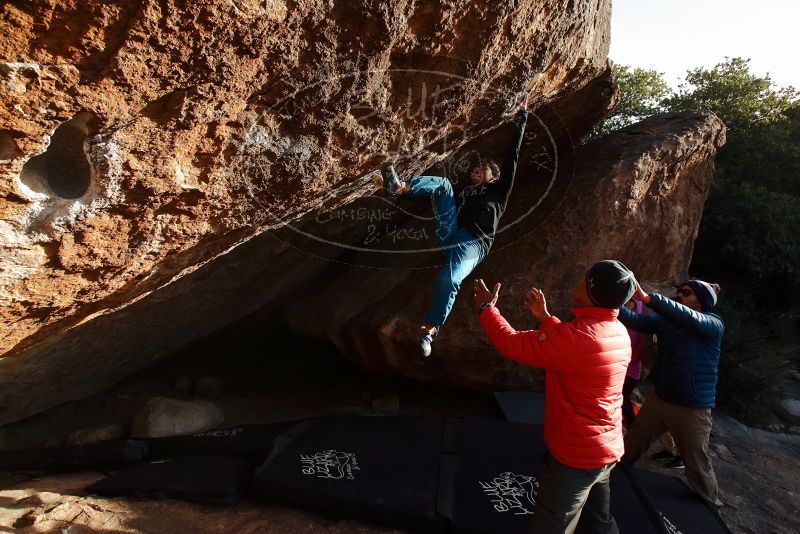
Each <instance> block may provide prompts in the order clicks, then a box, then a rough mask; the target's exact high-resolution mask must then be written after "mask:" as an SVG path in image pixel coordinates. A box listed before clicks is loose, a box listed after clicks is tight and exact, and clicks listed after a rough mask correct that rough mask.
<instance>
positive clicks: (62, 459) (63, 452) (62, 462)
mask: <svg viewBox="0 0 800 534" xmlns="http://www.w3.org/2000/svg"><path fill="white" fill-rule="evenodd" d="M147 454H148V450H147V443H146V442H144V441H142V440H134V439H120V440H112V441H103V442H100V443H90V444H88V445H71V446H68V447H48V448H43V449H10V450H0V470H3V471H48V472H59V471H79V470H88V469H105V468H110V467H118V466H120V465H125V464H129V463H132V462H138V461H141V460H143V459H145V458H147Z"/></svg>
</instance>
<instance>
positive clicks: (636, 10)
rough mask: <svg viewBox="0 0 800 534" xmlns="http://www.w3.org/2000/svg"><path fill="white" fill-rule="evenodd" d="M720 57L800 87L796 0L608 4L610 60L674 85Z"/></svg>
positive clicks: (626, 0) (627, 0) (799, 0)
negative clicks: (648, 71)
mask: <svg viewBox="0 0 800 534" xmlns="http://www.w3.org/2000/svg"><path fill="white" fill-rule="evenodd" d="M724 56H729V57H736V56H741V57H749V58H751V61H750V69H751V70H752V71H753V72H754V73H756V74H759V75H764V74H766V73H767V72H769V74H770V77H771V78H772V80H773V81H774V82H775V83H776V84H778V85H781V86H786V85H793V86H794V87H795V88H800V0H794V1H792V0H749V1H743V0H612V15H611V51H610V52H609V57H610V58H611V59H612V60H613V61H614V62H616V63H623V64H627V65H632V66H634V67H642V68H647V69H655V70H657V71H659V72H663V73H664V74H665V76H664V77H665V78H666V80H667V82H669V83H670V85H672V86H673V87H675V86H677V84H678V82H679V81H681V79H682V78H683V76H684V75H685V73H686V70H687V69H690V68H694V67H699V66H704V67H713V66H714V65H716V64H717V63H719V62H720V61H722V59H723V58H724Z"/></svg>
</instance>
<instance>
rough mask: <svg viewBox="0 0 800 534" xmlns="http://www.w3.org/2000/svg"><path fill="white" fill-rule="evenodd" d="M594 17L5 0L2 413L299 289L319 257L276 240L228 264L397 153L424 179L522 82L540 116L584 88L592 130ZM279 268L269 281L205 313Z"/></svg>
mask: <svg viewBox="0 0 800 534" xmlns="http://www.w3.org/2000/svg"><path fill="white" fill-rule="evenodd" d="M609 17H610V1H609V0H600V1H598V2H571V1H570V2H567V1H566V0H546V1H542V0H521V1H517V2H488V1H479V0H470V1H468V0H438V1H429V2H428V1H426V2H417V1H413V0H405V1H403V0H401V1H392V2H389V1H375V0H353V1H349V0H348V1H347V2H345V1H321V0H266V1H263V2H254V1H249V0H245V1H239V2H222V1H210V0H201V1H198V2H178V1H172V0H167V1H163V2H156V1H154V0H138V1H132V2H128V1H125V2H122V1H110V2H109V1H102V2H101V1H100V0H88V1H80V2H79V1H77V0H68V1H66V2H55V1H53V0H42V1H40V2H35V3H5V4H3V6H2V7H0V92H1V93H2V96H3V98H2V104H0V325H2V326H0V328H2V336H0V355H2V358H0V371H1V372H0V376H2V377H3V379H2V381H1V382H2V384H0V385H1V386H2V388H0V391H2V393H0V422H3V421H8V420H10V419H17V418H19V417H23V416H25V415H28V414H31V413H35V412H37V411H40V410H42V409H44V408H46V407H47V406H50V405H52V404H53V403H55V402H60V401H64V400H68V399H75V398H79V397H82V396H85V395H87V394H89V393H91V392H94V391H96V390H98V389H99V388H104V387H107V386H108V385H109V384H110V383H113V382H114V381H115V380H118V379H119V378H120V377H123V376H126V375H127V374H129V373H130V372H132V371H134V370H136V369H139V368H141V367H143V366H146V365H148V364H149V363H150V362H152V361H154V360H156V359H158V358H160V357H162V356H164V355H165V354H169V353H170V352H172V351H174V350H175V349H176V348H177V347H179V346H181V345H183V344H185V343H187V342H188V341H190V340H192V339H196V338H197V337H199V336H201V335H204V334H207V333H208V332H210V331H212V330H214V329H216V328H219V327H220V326H223V325H225V324H228V323H230V322H231V321H232V320H234V319H237V318H239V317H241V316H243V315H245V314H247V313H249V312H252V311H253V310H254V309H257V308H258V307H259V306H263V305H264V304H265V303H268V302H277V301H276V299H277V298H279V297H281V296H283V295H286V294H291V292H292V291H293V289H296V288H297V286H298V285H301V284H303V283H307V281H308V280H311V279H313V276H311V275H313V274H316V273H318V272H319V271H320V270H325V269H327V268H328V265H326V264H325V263H317V264H315V263H314V262H309V261H306V262H304V263H303V265H301V266H299V267H298V268H295V267H294V266H295V265H296V264H297V257H296V256H292V255H291V254H289V253H286V252H287V250H288V248H287V247H288V245H287V244H285V243H284V242H281V241H274V240H273V241H269V238H268V237H264V238H263V239H264V240H262V241H260V246H264V241H267V242H268V244H267V245H266V246H267V248H268V250H264V251H259V253H258V254H256V255H253V256H251V257H244V256H238V257H236V256H231V253H232V252H233V251H235V250H237V247H238V248H241V247H240V245H242V243H245V242H246V241H247V240H249V239H252V238H253V237H254V236H259V235H261V236H262V237H263V236H269V235H270V234H271V233H274V229H275V228H276V227H279V226H282V225H285V224H287V223H292V222H293V221H295V220H297V219H299V218H301V217H303V216H304V215H307V214H308V213H310V212H312V211H313V210H315V209H317V208H319V206H320V205H321V204H322V203H323V202H324V204H325V205H326V206H327V207H328V208H336V207H338V206H343V205H345V204H347V203H349V202H351V201H352V200H353V199H354V198H356V197H358V196H361V195H363V194H364V187H363V186H364V184H365V183H366V181H367V175H368V174H369V173H370V172H371V171H373V170H374V169H375V168H376V166H377V165H378V164H379V163H380V162H382V161H385V160H386V159H387V157H389V156H390V155H392V154H400V155H402V156H403V157H404V160H403V169H404V170H405V171H407V172H417V173H418V172H420V171H422V170H423V169H425V168H427V167H430V166H431V165H433V164H435V163H436V162H438V161H440V160H442V159H443V158H445V157H446V156H447V155H449V154H450V153H451V152H452V150H453V149H455V148H458V147H459V146H461V145H463V144H464V143H466V142H468V141H469V140H471V139H474V138H476V137H478V136H479V135H481V134H483V133H485V132H487V131H488V130H490V129H492V128H494V127H496V126H497V125H498V124H500V123H501V122H503V119H502V115H503V113H504V112H505V111H507V110H508V108H509V107H510V105H511V104H513V102H514V100H515V96H516V94H517V93H519V92H520V91H526V92H528V93H529V94H530V100H529V102H530V104H531V106H532V107H533V108H537V109H538V108H543V107H545V106H547V105H549V104H557V103H558V102H566V101H570V99H573V100H574V97H575V95H579V94H583V95H585V96H584V99H583V100H582V101H580V102H573V104H574V105H573V106H572V107H571V109H581V108H584V109H587V110H590V111H591V113H588V115H587V116H589V117H597V116H598V113H597V111H598V110H605V109H607V108H608V104H609V103H610V101H611V96H610V94H609V91H610V89H609V88H608V84H607V61H606V56H607V52H608V44H609ZM598 79H600V81H599V82H598ZM603 80H605V81H603ZM598 83H600V84H601V85H603V84H604V85H605V89H604V91H605V92H603V91H592V92H591V93H587V92H585V91H584V92H583V93H582V92H581V90H582V89H584V88H588V87H590V86H592V87H594V86H596V85H597V84H598ZM592 84H594V85H592ZM574 119H575V122H576V124H577V125H578V126H576V127H577V128H578V129H584V130H585V126H586V124H585V123H587V122H589V123H591V122H592V121H587V119H586V118H585V117H574ZM249 252H252V249H249ZM220 258H226V259H225V261H223V264H221V265H218V266H216V267H212V264H213V263H214V260H219V259H220ZM228 260H230V261H228ZM250 262H261V263H259V264H255V265H254V264H250ZM261 265H267V266H268V268H267V270H266V271H263V270H262V271H258V269H259V266H261ZM206 268H208V269H209V270H206V271H203V272H198V271H201V270H203V269H206ZM224 270H227V272H226V274H225V276H226V277H228V278H234V279H233V280H227V281H223V282H222V285H219V284H217V285H206V283H204V282H203V277H205V276H210V272H212V271H213V272H215V273H217V274H219V273H220V272H221V271H224ZM276 273H278V274H280V277H278V279H276V280H274V281H275V284H274V287H272V286H271V287H270V288H269V289H268V290H267V291H266V292H263V293H260V294H252V295H247V294H246V295H245V296H243V297H242V298H241V300H238V301H234V300H230V299H232V298H234V295H228V296H227V297H226V298H225V299H222V300H218V301H216V303H214V304H211V303H207V302H206V301H207V299H208V294H207V292H209V291H221V292H223V294H224V292H225V291H226V289H225V288H224V287H223V286H226V285H228V284H231V285H230V290H232V291H233V292H234V293H236V295H237V296H238V295H241V294H242V293H243V292H242V289H243V288H244V287H246V286H247V284H253V283H254V282H253V281H254V280H255V278H256V276H257V275H265V274H266V275H272V276H275V274H276ZM251 275H252V276H251ZM190 277H191V278H190ZM251 289H255V287H251ZM245 293H246V292H245ZM217 296H219V295H217ZM205 314H211V315H205ZM134 332H135V333H134ZM76 362H77V363H78V366H79V368H80V369H81V372H80V373H75V372H74V371H73V367H74V366H75V364H76ZM56 377H58V378H56ZM62 377H63V379H62ZM15 381H16V383H17V384H18V385H19V389H16V388H14V387H11V388H10V389H9V388H8V387H7V385H9V384H12V383H14V382H15ZM23 391H24V394H23V393H22V392H23ZM33 391H37V392H42V393H41V394H36V395H33V394H31V392H33Z"/></svg>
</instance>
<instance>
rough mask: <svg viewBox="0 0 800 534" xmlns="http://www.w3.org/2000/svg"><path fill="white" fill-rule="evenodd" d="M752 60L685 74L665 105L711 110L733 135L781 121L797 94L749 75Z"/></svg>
mask: <svg viewBox="0 0 800 534" xmlns="http://www.w3.org/2000/svg"><path fill="white" fill-rule="evenodd" d="M749 62H750V60H749V59H743V58H740V57H735V58H725V61H723V62H722V63H718V64H717V65H716V66H715V67H714V68H713V69H710V70H708V69H705V68H702V67H699V68H696V69H692V70H689V71H687V73H686V81H685V82H684V83H682V84H681V85H680V87H679V88H678V92H677V93H674V94H672V95H671V96H669V97H668V98H666V99H665V101H664V107H665V108H666V109H669V110H672V111H688V110H703V109H708V110H711V111H713V112H714V113H716V114H717V115H718V116H719V117H720V118H721V119H722V120H723V121H724V122H725V124H726V125H727V126H728V128H730V129H731V130H732V131H734V132H741V131H744V130H746V129H748V128H750V127H752V126H754V125H759V124H765V123H768V122H770V121H773V120H777V119H780V118H782V117H783V116H784V113H785V112H786V110H787V109H789V108H790V107H791V106H792V105H793V103H794V102H796V100H797V97H798V93H797V91H796V90H795V89H794V88H793V87H784V88H776V87H775V85H774V84H773V83H772V80H771V79H770V77H769V75H767V76H764V77H759V76H757V75H755V74H753V73H751V72H750V66H749Z"/></svg>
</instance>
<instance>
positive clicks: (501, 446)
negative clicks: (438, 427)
mask: <svg viewBox="0 0 800 534" xmlns="http://www.w3.org/2000/svg"><path fill="white" fill-rule="evenodd" d="M542 431H543V427H542V426H539V425H526V424H521V423H509V422H506V421H499V420H496V419H484V418H466V419H458V420H450V421H448V425H447V436H448V440H447V441H446V442H445V446H444V451H443V453H444V454H443V456H442V477H441V483H440V492H439V500H438V505H437V508H438V511H439V513H440V514H442V515H444V516H445V517H447V518H448V520H449V522H450V525H451V529H452V531H453V532H463V533H468V532H475V533H478V532H497V533H506V532H507V533H509V534H512V533H520V534H522V533H525V532H527V529H528V525H529V524H530V521H531V519H532V517H533V512H534V509H535V503H536V493H537V491H538V487H539V482H538V479H539V477H540V475H541V472H542V470H543V469H544V460H545V455H546V453H547V448H546V447H545V445H544V439H543V437H542Z"/></svg>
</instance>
